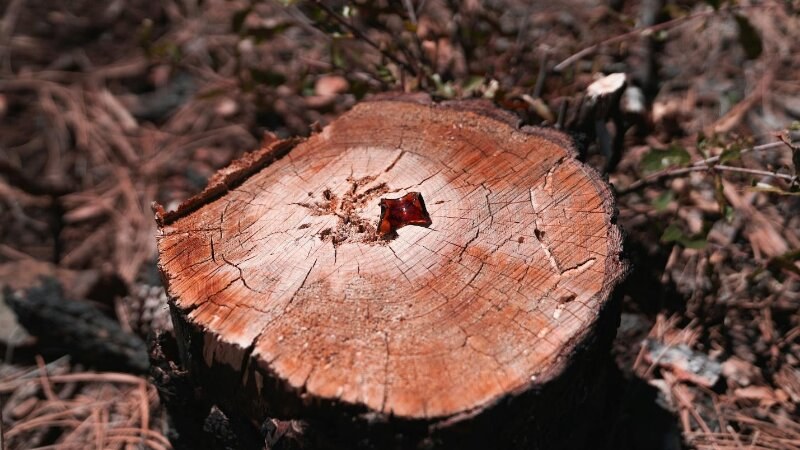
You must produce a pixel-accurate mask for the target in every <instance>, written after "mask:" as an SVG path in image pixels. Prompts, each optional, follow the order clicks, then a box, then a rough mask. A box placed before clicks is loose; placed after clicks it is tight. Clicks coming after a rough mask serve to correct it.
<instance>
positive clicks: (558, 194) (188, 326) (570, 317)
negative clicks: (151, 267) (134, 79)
mask: <svg viewBox="0 0 800 450" xmlns="http://www.w3.org/2000/svg"><path fill="white" fill-rule="evenodd" d="M411 192H418V193H420V194H421V195H422V196H423V197H424V199H425V200H424V201H425V205H426V207H427V212H428V213H429V215H430V219H431V224H430V225H429V226H428V227H420V226H406V227H403V228H399V229H397V230H395V232H394V233H392V235H389V236H382V235H381V234H380V233H379V230H378V228H377V227H378V225H379V218H380V199H381V198H400V197H402V196H403V195H405V194H408V193H411ZM154 209H155V211H156V216H157V217H156V220H157V222H158V223H159V236H158V246H159V252H160V259H159V264H160V268H161V270H162V273H163V276H164V280H165V282H166V285H167V292H168V295H169V297H170V306H171V312H172V318H173V323H174V326H175V331H176V336H177V339H178V342H177V344H178V346H179V349H180V352H179V353H180V356H181V358H180V359H181V364H182V365H183V366H184V367H186V368H188V370H189V372H190V373H191V376H192V378H193V379H194V380H195V382H196V383H197V385H198V386H201V387H202V389H203V392H204V393H205V394H206V395H208V396H209V397H211V398H212V399H213V400H214V402H215V403H216V404H218V405H219V406H220V408H222V410H224V411H225V413H226V414H240V415H242V416H245V417H249V418H251V419H252V420H253V421H254V422H255V423H262V422H263V421H264V420H265V419H267V418H279V419H302V420H304V421H307V423H308V429H307V430H306V433H305V434H306V438H308V439H310V440H311V441H314V442H315V447H329V448H336V447H341V448H415V447H416V448H426V447H430V446H436V447H451V446H452V447H459V448H487V446H490V447H492V448H513V447H519V448H533V449H559V448H565V449H566V448H580V447H581V446H582V445H584V444H585V443H586V438H587V436H589V433H590V432H591V429H592V428H593V426H594V425H596V424H598V423H599V422H600V419H601V418H602V416H603V414H602V405H603V401H604V392H605V384H604V383H605V380H606V378H607V377H606V370H605V368H606V367H607V363H608V349H609V346H610V342H611V340H612V339H613V336H614V333H615V329H616V325H617V322H618V318H619V311H618V308H617V303H616V302H614V301H612V300H611V298H612V296H611V292H612V290H613V288H614V286H615V285H616V284H617V283H618V281H619V280H620V279H621V278H622V277H623V275H624V273H625V271H626V270H625V263H624V262H623V261H622V260H621V256H620V253H621V238H620V231H619V229H618V227H617V226H616V224H615V219H614V215H615V212H614V205H613V199H612V196H611V192H610V189H609V187H608V186H607V184H606V183H605V182H604V181H603V180H602V179H601V177H600V176H599V175H598V174H597V173H596V172H595V171H594V170H592V169H590V168H588V167H587V166H585V165H583V164H582V163H580V162H578V161H577V159H576V152H575V150H574V149H573V147H572V143H571V141H570V140H569V139H568V138H567V137H566V136H565V135H564V134H562V133H559V132H556V131H553V130H547V129H541V128H531V127H525V128H523V129H520V128H518V127H517V123H516V120H515V119H514V117H513V116H511V115H510V114H508V113H505V112H503V111H500V110H497V109H495V108H493V107H492V106H491V105H490V104H487V103H483V102H449V103H447V104H432V103H430V102H426V101H425V100H421V101H420V99H419V98H418V97H417V98H416V99H415V101H407V100H403V99H400V100H398V99H387V98H384V99H381V100H379V101H372V102H365V103H362V104H360V105H357V106H356V107H354V108H353V110H351V111H350V112H348V113H346V114H344V115H343V116H341V117H340V118H338V119H337V120H336V121H334V122H333V123H331V124H330V125H329V126H327V127H325V128H324V129H323V130H322V131H320V132H318V133H317V134H315V135H313V136H311V137H310V138H308V139H307V140H299V139H295V140H286V141H277V140H273V141H272V142H269V143H267V144H265V145H264V147H263V148H261V149H260V150H257V151H255V152H253V153H251V154H249V155H247V156H246V157H244V158H243V159H241V160H239V161H236V162H234V163H233V164H232V165H231V166H230V167H228V168H226V169H224V170H223V171H222V172H220V174H218V175H217V176H215V177H214V178H213V179H212V181H211V184H210V185H209V187H208V188H207V189H206V190H205V191H204V192H203V193H201V194H199V195H198V196H196V197H194V198H192V199H189V200H188V201H187V202H185V203H184V205H182V206H181V207H180V208H179V209H178V210H177V211H172V212H165V211H164V210H163V208H160V207H159V206H158V205H156V207H155V208H154Z"/></svg>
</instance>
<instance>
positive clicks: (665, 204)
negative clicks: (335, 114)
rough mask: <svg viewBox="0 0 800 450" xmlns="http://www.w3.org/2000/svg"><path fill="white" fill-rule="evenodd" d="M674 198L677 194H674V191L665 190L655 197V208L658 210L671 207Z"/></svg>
mask: <svg viewBox="0 0 800 450" xmlns="http://www.w3.org/2000/svg"><path fill="white" fill-rule="evenodd" d="M673 200H675V194H673V193H672V191H664V192H662V193H661V195H659V196H658V197H656V198H654V199H653V202H652V204H653V208H655V209H656V211H658V212H661V211H665V210H666V209H667V208H669V205H670V203H672V201H673Z"/></svg>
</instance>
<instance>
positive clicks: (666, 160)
mask: <svg viewBox="0 0 800 450" xmlns="http://www.w3.org/2000/svg"><path fill="white" fill-rule="evenodd" d="M690 160H691V157H690V156H689V152H687V151H686V149H685V148H683V147H681V146H679V145H671V146H670V147H669V148H668V149H666V150H659V149H651V150H650V151H649V152H647V154H646V155H644V157H643V158H642V161H641V163H640V166H641V168H642V170H643V171H644V172H657V171H659V170H663V169H666V168H667V167H673V166H682V165H685V164H688V163H689V161H690Z"/></svg>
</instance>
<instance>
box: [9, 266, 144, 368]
mask: <svg viewBox="0 0 800 450" xmlns="http://www.w3.org/2000/svg"><path fill="white" fill-rule="evenodd" d="M3 297H4V299H5V301H6V303H8V305H9V306H10V307H11V309H12V310H13V311H14V314H16V316H17V319H18V320H19V322H20V324H21V325H22V326H23V327H25V329H26V330H27V331H28V332H29V333H30V334H31V335H33V336H36V338H37V339H38V343H37V345H38V347H39V349H40V350H41V351H44V352H47V353H68V354H69V355H70V356H72V357H73V358H74V359H75V360H77V361H81V362H84V363H87V364H90V365H92V366H94V367H98V368H102V369H112V370H123V371H128V372H133V373H144V372H146V371H147V369H148V367H149V362H148V356H147V347H146V346H145V344H144V342H143V341H142V340H141V339H139V338H138V337H137V336H135V335H133V334H130V333H126V332H125V331H124V330H123V329H122V327H121V326H120V325H119V323H118V322H116V321H114V320H112V319H110V318H109V317H108V316H106V315H105V314H103V312H102V311H100V310H99V309H98V308H97V307H95V306H94V305H92V304H91V303H89V302H86V301H82V300H76V299H70V298H66V297H65V296H64V294H63V289H62V287H61V284H60V283H59V282H58V280H56V279H55V278H49V277H46V278H42V279H41V281H40V283H39V284H38V285H34V286H32V287H30V288H28V289H27V290H13V289H11V288H10V287H8V286H7V287H5V288H4V292H3Z"/></svg>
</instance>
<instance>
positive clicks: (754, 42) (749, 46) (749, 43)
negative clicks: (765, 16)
mask: <svg viewBox="0 0 800 450" xmlns="http://www.w3.org/2000/svg"><path fill="white" fill-rule="evenodd" d="M734 17H735V18H736V24H737V25H739V45H741V46H742V49H743V50H744V54H745V56H747V59H756V58H758V57H759V56H761V52H762V51H764V44H762V43H761V36H760V35H759V34H758V30H756V28H755V27H754V26H753V24H751V23H750V21H749V20H748V19H747V17H745V16H742V15H740V14H736V15H735V16H734Z"/></svg>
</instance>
